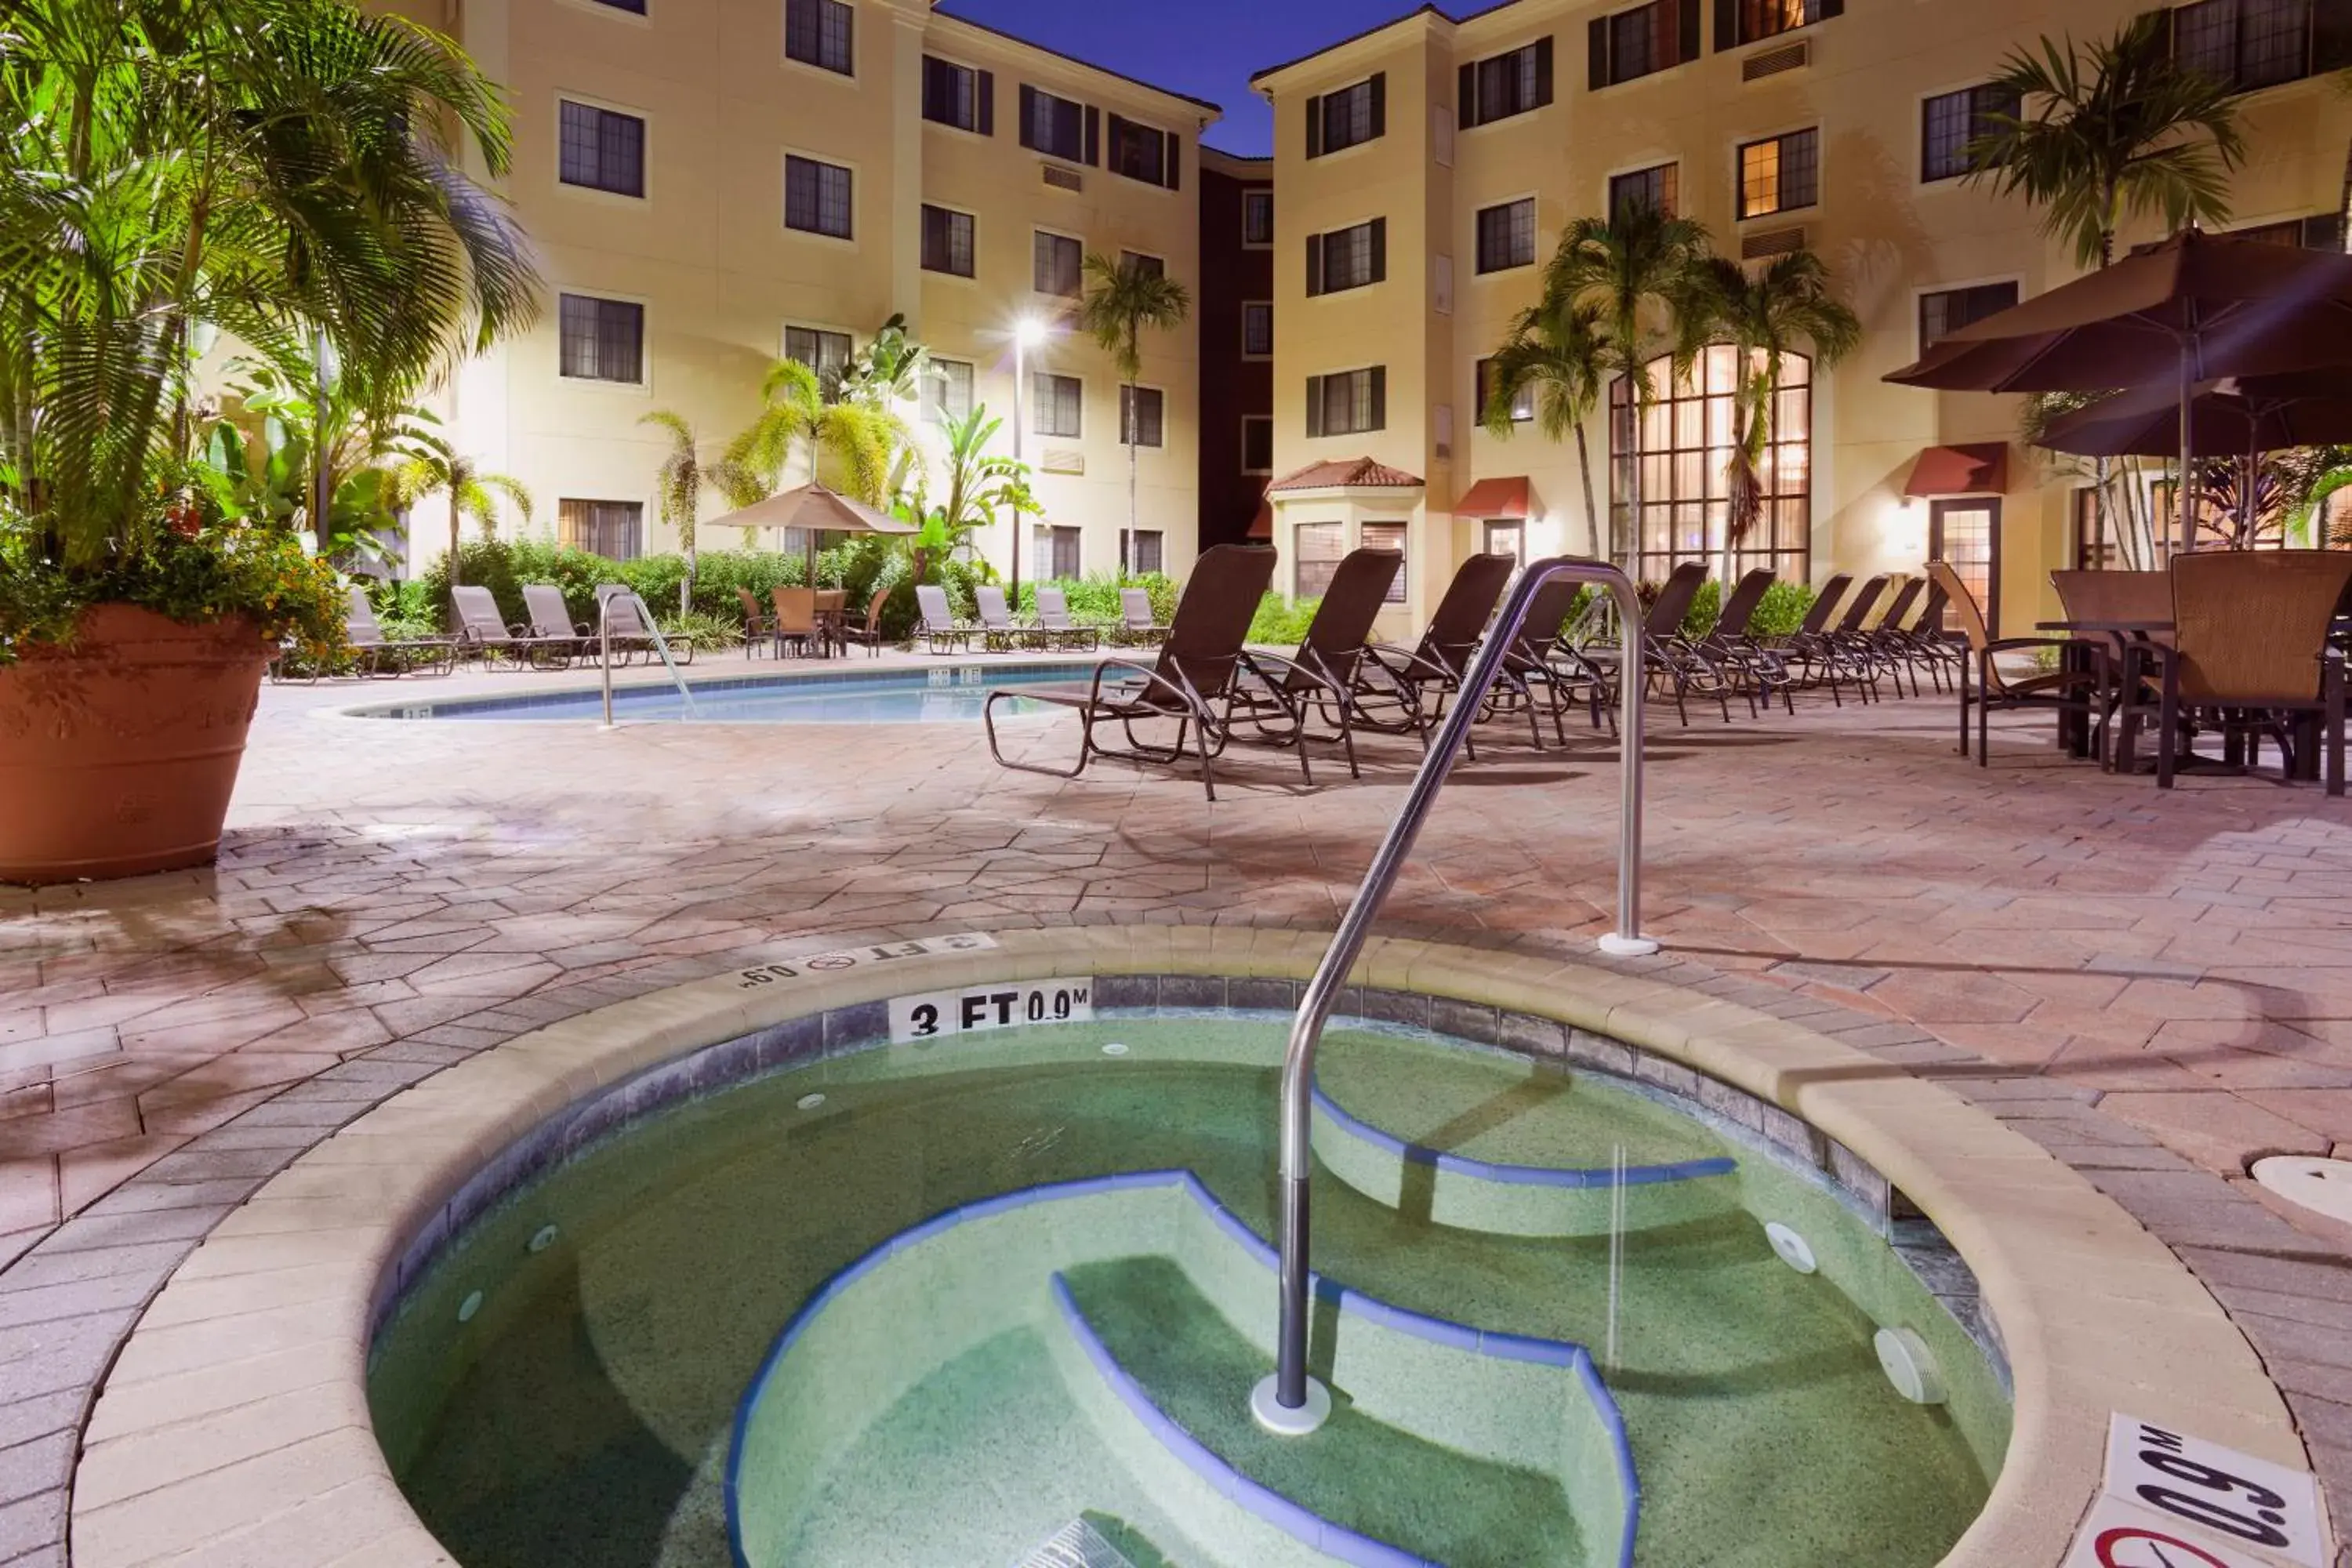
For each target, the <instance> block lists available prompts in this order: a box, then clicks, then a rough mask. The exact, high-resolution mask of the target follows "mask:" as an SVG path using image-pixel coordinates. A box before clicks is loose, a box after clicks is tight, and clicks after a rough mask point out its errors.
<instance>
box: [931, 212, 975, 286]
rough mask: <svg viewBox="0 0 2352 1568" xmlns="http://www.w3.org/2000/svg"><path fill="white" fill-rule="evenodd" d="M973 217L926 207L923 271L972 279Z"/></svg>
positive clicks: (968, 214) (967, 214)
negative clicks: (945, 273) (947, 273)
mask: <svg viewBox="0 0 2352 1568" xmlns="http://www.w3.org/2000/svg"><path fill="white" fill-rule="evenodd" d="M971 255H972V244H971V214H970V213H960V212H955V211H952V210H951V209H950V208H947V207H935V206H933V205H930V204H929V202H925V203H924V204H923V268H924V270H925V271H928V272H949V273H953V274H954V275H955V276H956V277H958V278H969V277H971V270H972V260H971Z"/></svg>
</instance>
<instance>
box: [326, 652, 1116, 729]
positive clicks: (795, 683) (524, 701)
mask: <svg viewBox="0 0 2352 1568" xmlns="http://www.w3.org/2000/svg"><path fill="white" fill-rule="evenodd" d="M1094 668H1095V667H1094V666H1093V665H1091V664H1050V665H1048V664H1004V665H997V666H985V665H983V666H972V665H942V666H938V667H934V668H925V669H889V670H876V671H874V672H872V673H860V674H831V673H795V674H792V675H769V676H747V677H740V678H736V679H719V680H713V679H707V678H706V679H693V678H691V677H689V679H688V684H689V685H691V686H692V687H693V689H694V706H695V712H694V715H693V717H694V718H695V719H696V720H698V721H702V722H705V723H719V724H961V723H971V722H972V721H977V720H978V719H979V718H980V710H981V707H982V704H983V703H985V702H986V701H987V700H988V694H989V692H991V691H992V690H995V689H1000V688H1003V689H1013V690H1018V689H1021V688H1023V687H1027V686H1055V685H1068V684H1070V683H1073V682H1076V681H1083V680H1085V679H1087V678H1088V677H1089V676H1091V674H1092V673H1093V670H1094ZM1038 711H1042V706H1041V705H1040V704H1037V703H1028V702H1021V703H1013V704H1012V705H1010V706H1009V707H1008V706H1006V705H1003V704H1000V705H999V706H998V709H997V712H998V714H999V715H1000V716H1003V715H1005V714H1007V713H1008V712H1009V713H1024V712H1038ZM363 716H364V717H368V718H380V719H498V720H508V721H514V720H521V721H567V722H572V723H578V722H580V721H601V720H602V719H603V718H604V693H603V691H602V689H591V690H584V691H549V692H530V693H527V694H518V695H515V696H512V697H467V698H453V699H451V700H447V701H442V702H410V703H400V704H396V705H392V706H386V707H381V708H371V709H367V710H363ZM687 717H688V715H687V712H686V703H685V700H683V699H682V698H680V697H679V696H678V694H677V688H676V687H674V686H668V685H658V686H629V687H622V688H615V689H614V692H613V718H614V721H615V722H623V723H646V722H663V721H668V722H673V723H675V722H677V721H680V720H683V719H686V718H687Z"/></svg>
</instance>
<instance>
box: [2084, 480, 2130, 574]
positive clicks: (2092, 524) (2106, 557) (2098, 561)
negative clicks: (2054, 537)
mask: <svg viewBox="0 0 2352 1568" xmlns="http://www.w3.org/2000/svg"><path fill="white" fill-rule="evenodd" d="M2073 560H2074V570H2075V571H2077V572H2113V571H2115V570H2116V568H2117V567H2119V566H2121V565H2122V564H2123V552H2121V551H2120V550H2118V549H2117V548H2116V542H2115V541H2114V540H2112V539H2110V538H2108V537H2107V520H2106V516H2105V512H2104V511H2102V510H2101V509H2100V506H2099V492H2098V491H2097V490H2095V489H2078V490H2076V491H2074V551H2073Z"/></svg>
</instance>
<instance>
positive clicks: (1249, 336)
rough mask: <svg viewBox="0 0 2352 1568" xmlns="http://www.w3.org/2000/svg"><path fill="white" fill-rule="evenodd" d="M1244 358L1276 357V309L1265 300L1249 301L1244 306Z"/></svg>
mask: <svg viewBox="0 0 2352 1568" xmlns="http://www.w3.org/2000/svg"><path fill="white" fill-rule="evenodd" d="M1242 357H1243V358H1244V359H1271V358H1273V357H1274V307H1273V306H1272V305H1270V304H1268V303H1266V302H1265V300H1247V301H1244V303H1243V305H1242Z"/></svg>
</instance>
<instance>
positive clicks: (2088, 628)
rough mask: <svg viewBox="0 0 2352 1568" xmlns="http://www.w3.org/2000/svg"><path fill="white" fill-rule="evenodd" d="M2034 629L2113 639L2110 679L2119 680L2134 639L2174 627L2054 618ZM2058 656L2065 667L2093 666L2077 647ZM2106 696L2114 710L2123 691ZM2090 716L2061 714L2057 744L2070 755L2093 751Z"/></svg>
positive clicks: (2165, 623)
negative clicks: (2125, 654)
mask: <svg viewBox="0 0 2352 1568" xmlns="http://www.w3.org/2000/svg"><path fill="white" fill-rule="evenodd" d="M2033 629H2034V630H2035V631H2038V632H2050V633H2053V634H2055V635H2057V636H2059V637H2109V638H2112V639H2113V640H2114V642H2115V645H2116V658H2115V660H2114V661H2113V662H2112V663H2111V664H2110V666H2109V669H2110V671H2111V675H2110V679H2121V678H2122V670H2123V658H2122V656H2123V652H2124V649H2125V648H2126V647H2127V646H2128V645H2129V644H2131V643H2133V642H2137V641H2145V640H2147V639H2148V638H2150V637H2156V636H2158V634H2160V633H2164V632H2169V631H2170V630H2172V623H2171V622H2170V621H2168V620H2166V621H2153V620H2141V621H2090V620H2080V621H2070V620H2054V621H2036V622H2034V623H2033ZM2059 659H2060V663H2061V665H2062V667H2063V668H2066V669H2068V670H2087V669H2089V668H2090V661H2089V659H2088V658H2087V657H2086V656H2085V655H2084V653H2083V652H2082V651H2081V650H2080V649H2078V648H2072V647H2070V648H2068V649H2066V650H2065V651H2064V652H2063V653H2062V654H2061V655H2059ZM2107 695H2108V697H2109V699H2110V701H2109V703H2108V707H2109V708H2110V710H2112V709H2113V706H2114V703H2113V699H2114V698H2115V697H2116V696H2118V695H2120V694H2119V693H2117V692H2116V691H2114V690H2112V689H2111V690H2110V691H2109V692H2108V693H2107ZM2091 731H2092V723H2091V716H2090V715H2089V714H2088V713H2075V712H2069V711H2064V710H2062V711H2061V712H2060V713H2059V715H2058V744H2059V745H2060V746H2062V747H2063V748H2064V749H2065V751H2066V752H2067V754H2068V755H2070V756H2075V757H2087V756H2089V755H2091V754H2092V751H2093V748H2092V744H2091ZM2103 761H2104V759H2103Z"/></svg>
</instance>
